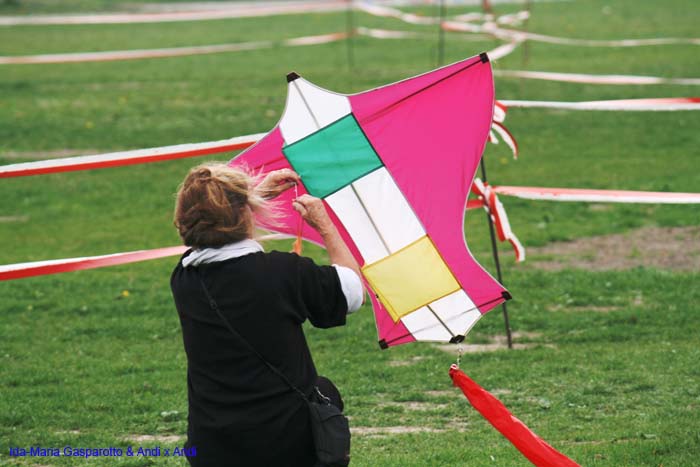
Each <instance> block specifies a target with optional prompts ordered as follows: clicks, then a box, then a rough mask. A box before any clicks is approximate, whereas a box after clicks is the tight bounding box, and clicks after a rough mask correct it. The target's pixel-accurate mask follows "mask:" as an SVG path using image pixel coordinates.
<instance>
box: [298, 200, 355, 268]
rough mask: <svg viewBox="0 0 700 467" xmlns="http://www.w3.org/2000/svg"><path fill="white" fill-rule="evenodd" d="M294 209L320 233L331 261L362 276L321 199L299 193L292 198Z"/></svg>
mask: <svg viewBox="0 0 700 467" xmlns="http://www.w3.org/2000/svg"><path fill="white" fill-rule="evenodd" d="M294 209H296V210H297V211H298V212H299V214H301V217H303V218H304V220H305V221H306V222H307V223H308V224H309V225H310V226H311V227H313V228H314V229H315V230H316V231H317V232H318V233H319V234H320V235H321V238H322V239H323V243H325V245H326V250H327V251H328V256H329V258H330V260H331V263H333V264H337V265H339V266H345V267H346V268H350V269H352V270H353V271H354V272H355V274H357V276H358V277H362V274H361V273H360V265H359V264H357V261H355V258H354V257H353V256H352V253H350V249H349V248H348V246H347V245H346V244H345V241H344V240H343V238H342V237H341V236H340V233H339V232H338V229H337V228H336V227H335V225H334V224H333V222H332V221H331V218H330V217H329V216H328V212H326V207H325V206H324V205H323V201H321V200H320V199H318V198H314V197H313V196H311V195H301V196H300V197H299V198H297V199H296V200H294Z"/></svg>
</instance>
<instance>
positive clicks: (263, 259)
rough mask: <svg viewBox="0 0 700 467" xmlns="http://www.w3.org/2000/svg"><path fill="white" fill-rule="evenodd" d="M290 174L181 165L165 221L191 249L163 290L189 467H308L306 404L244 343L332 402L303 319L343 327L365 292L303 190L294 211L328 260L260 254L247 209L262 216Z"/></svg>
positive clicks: (321, 212) (293, 177) (317, 205)
mask: <svg viewBox="0 0 700 467" xmlns="http://www.w3.org/2000/svg"><path fill="white" fill-rule="evenodd" d="M298 181H299V177H298V175H297V174H296V173H294V172H293V171H292V170H289V169H282V170H279V171H275V172H271V173H270V174H268V175H267V176H266V177H265V178H264V179H263V180H262V182H261V183H259V184H257V185H256V184H255V183H254V180H253V178H251V177H250V176H249V175H247V174H246V173H244V172H242V171H240V170H237V169H234V168H230V167H227V166H225V165H223V164H209V165H201V166H199V167H196V168H194V169H192V170H191V171H190V173H189V174H188V175H187V177H186V178H185V180H184V182H183V184H182V186H181V187H180V190H179V192H178V195H177V202H176V207H175V226H176V227H177V229H178V231H179V233H180V236H181V237H182V240H183V242H184V243H185V245H187V246H189V247H191V249H190V250H188V251H187V252H186V253H185V254H184V255H183V257H182V258H181V260H180V262H179V263H178V265H177V266H176V267H175V270H174V271H173V274H172V277H171V288H172V292H173V297H174V299H175V305H176V307H177V311H178V314H179V317H180V323H181V325H182V335H183V340H184V346H185V352H186V353H187V389H188V399H189V417H188V422H189V423H188V440H187V446H189V447H195V448H196V456H194V457H190V458H188V460H189V461H190V464H191V465H193V466H207V467H217V466H222V467H224V466H268V465H269V466H312V465H314V463H315V454H314V448H313V442H312V439H311V432H310V425H309V414H308V407H307V405H306V403H305V402H304V400H302V398H301V396H300V394H299V393H297V392H295V391H294V390H292V389H291V388H290V387H289V385H288V384H287V383H285V381H284V380H283V379H282V378H281V377H280V376H279V375H277V374H275V373H274V372H273V371H271V369H270V368H268V367H267V366H266V365H265V364H264V363H263V362H262V360H261V358H260V356H258V355H256V354H255V353H254V352H257V353H259V354H261V356H262V357H263V358H264V359H265V360H267V361H268V362H269V363H270V364H272V365H273V366H274V367H276V368H277V369H278V370H279V371H280V372H281V373H282V374H283V375H284V376H285V377H286V378H288V379H289V381H290V382H291V383H292V384H293V385H294V386H296V387H297V388H299V389H301V390H302V391H303V392H304V393H305V394H311V391H312V390H313V387H314V386H315V385H317V386H319V387H320V388H321V390H322V391H325V392H327V393H333V392H335V393H334V394H327V395H328V396H329V397H330V396H334V398H335V401H334V402H335V403H336V404H337V405H339V406H341V409H342V401H341V400H340V395H339V394H337V390H335V387H333V386H332V383H330V382H327V380H323V379H321V380H319V378H318V375H317V373H316V369H315V367H314V363H313V361H312V359H311V354H310V352H309V348H308V346H307V343H306V339H305V337H304V333H303V330H302V323H303V322H304V321H305V320H306V319H308V320H309V321H310V322H311V324H313V325H314V326H316V327H320V328H329V327H333V326H341V325H343V324H345V319H346V315H347V314H348V313H351V312H353V311H355V310H357V309H358V308H359V307H360V305H361V304H362V301H363V298H364V291H363V288H362V283H361V281H360V270H359V266H358V264H357V262H356V261H355V260H354V258H353V257H352V255H351V253H350V251H349V250H348V248H347V246H346V245H345V243H344V242H343V240H342V238H341V237H340V235H339V234H338V231H337V229H336V228H335V226H334V225H333V223H332V222H331V220H330V218H329V217H328V214H327V212H326V210H325V207H324V205H323V203H322V202H321V200H319V199H317V198H314V197H311V196H309V195H304V196H301V197H299V198H298V199H296V200H295V201H294V208H295V209H296V210H297V211H298V212H299V213H300V215H301V216H302V217H303V219H304V220H305V221H306V222H307V223H308V224H309V225H310V226H311V227H313V228H314V229H316V230H317V231H318V233H319V234H320V235H321V237H322V238H323V240H324V242H325V244H326V248H327V250H328V255H329V257H330V260H331V263H332V264H333V266H317V265H316V264H314V262H313V261H312V260H311V259H309V258H304V257H300V256H297V255H295V254H293V253H280V252H276V251H272V252H270V253H266V252H264V251H263V248H262V246H260V244H259V243H257V242H256V241H255V240H254V239H253V236H254V231H255V220H254V214H258V215H262V216H268V217H269V216H271V213H273V212H274V209H273V207H271V206H270V202H269V200H270V199H272V198H275V197H276V196H278V195H279V194H280V193H282V192H284V191H285V190H287V189H289V188H291V187H293V186H294V184H295V183H297V182H298ZM272 217H274V216H272ZM212 302H213V304H212ZM215 308H217V309H218V312H217V311H216V310H215ZM219 312H220V314H221V315H219V314H218V313H219ZM224 319H225V320H226V321H227V322H224V321H223V320H224ZM229 326H230V327H231V328H233V331H232V329H230V328H229ZM234 332H235V333H236V334H238V336H237V335H236V334H234ZM242 339H244V340H245V341H246V342H247V343H246V342H243V341H242ZM251 347H252V349H254V350H252V349H251ZM329 383H330V385H329ZM332 399H333V397H332Z"/></svg>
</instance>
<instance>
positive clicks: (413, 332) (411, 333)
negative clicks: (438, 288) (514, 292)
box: [385, 297, 503, 344]
mask: <svg viewBox="0 0 700 467" xmlns="http://www.w3.org/2000/svg"><path fill="white" fill-rule="evenodd" d="M499 300H503V297H498V298H494V299H492V300H489V301H487V302H484V303H480V304H478V305H474V306H473V307H471V308H469V309H467V310H464V311H463V312H461V313H459V314H457V315H455V316H452V317H451V318H449V319H446V320H444V322H445V323H449V322H450V321H453V320H455V319H457V318H459V317H460V316H462V315H465V314H467V313H469V312H470V311H474V310H478V309H479V308H481V307H482V306H486V305H490V304H491V303H494V302H497V301H499ZM437 326H444V324H443V323H442V322H440V323H436V324H431V325H429V326H426V327H424V328H420V329H415V330H413V331H412V332H407V333H405V334H402V335H400V336H397V337H394V338H392V339H390V340H388V341H385V342H386V344H392V343H393V342H396V341H398V340H401V339H403V338H404V337H408V336H413V335H415V334H418V333H420V332H423V331H428V330H430V329H433V328H434V327H437ZM466 332H467V331H465V334H466ZM460 335H461V336H464V334H460ZM460 342H461V341H460Z"/></svg>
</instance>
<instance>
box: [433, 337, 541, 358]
mask: <svg viewBox="0 0 700 467" xmlns="http://www.w3.org/2000/svg"><path fill="white" fill-rule="evenodd" d="M540 337H541V334H539V333H536V332H514V333H513V349H514V350H524V349H531V348H533V347H538V346H543V345H544V346H545V347H552V348H554V345H552V344H542V343H540V342H518V341H519V340H528V341H532V340H535V341H537V340H538V339H539V338H540ZM434 347H435V348H436V349H439V350H442V351H444V352H447V353H449V354H452V355H457V352H458V350H459V346H458V345H457V344H435V345H434ZM503 349H508V339H507V338H506V336H504V335H498V336H492V337H490V338H489V342H486V343H479V344H469V343H462V353H463V354H470V353H483V352H496V351H497V350H503Z"/></svg>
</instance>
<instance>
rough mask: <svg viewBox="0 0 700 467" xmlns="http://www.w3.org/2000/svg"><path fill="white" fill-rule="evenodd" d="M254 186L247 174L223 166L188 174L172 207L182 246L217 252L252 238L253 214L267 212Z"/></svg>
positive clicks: (203, 167)
mask: <svg viewBox="0 0 700 467" xmlns="http://www.w3.org/2000/svg"><path fill="white" fill-rule="evenodd" d="M254 184H255V180H254V178H253V177H251V176H250V175H248V174H247V173H246V172H244V171H242V170H240V169H235V168H232V167H228V166H226V165H225V164H222V163H208V164H202V165H199V166H197V167H195V168H193V169H192V170H190V172H189V173H188V174H187V177H185V180H184V181H183V182H182V185H181V186H180V189H179V190H178V193H177V201H176V203H175V219H174V224H175V227H176V228H177V230H178V232H179V233H180V237H181V238H182V240H183V242H184V243H185V245H187V246H190V247H193V248H197V249H201V248H218V247H221V246H224V245H226V244H228V243H233V242H237V241H240V240H243V239H245V238H249V237H251V236H252V233H253V227H254V225H255V224H254V222H255V220H254V218H253V213H254V212H261V213H265V211H266V201H265V200H264V199H263V198H262V197H260V196H259V195H258V194H256V193H255V190H254Z"/></svg>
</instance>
